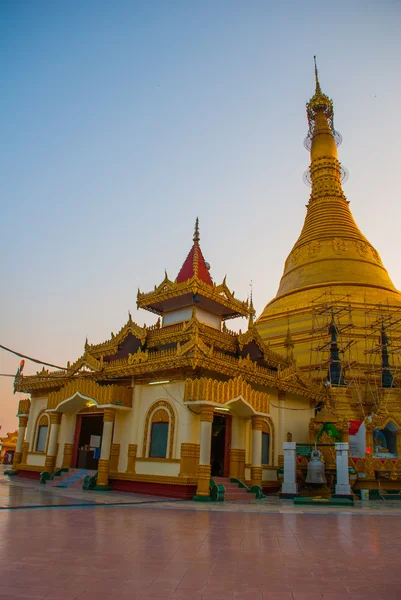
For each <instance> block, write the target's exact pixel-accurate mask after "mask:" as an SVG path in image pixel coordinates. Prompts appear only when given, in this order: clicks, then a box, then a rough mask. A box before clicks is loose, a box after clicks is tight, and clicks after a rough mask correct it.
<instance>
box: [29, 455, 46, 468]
mask: <svg viewBox="0 0 401 600" xmlns="http://www.w3.org/2000/svg"><path fill="white" fill-rule="evenodd" d="M45 460H46V452H43V454H42V453H39V454H38V453H35V452H34V453H30V454H28V456H27V459H26V464H27V465H32V466H35V467H44V466H45Z"/></svg>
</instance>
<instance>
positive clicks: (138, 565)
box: [0, 478, 401, 600]
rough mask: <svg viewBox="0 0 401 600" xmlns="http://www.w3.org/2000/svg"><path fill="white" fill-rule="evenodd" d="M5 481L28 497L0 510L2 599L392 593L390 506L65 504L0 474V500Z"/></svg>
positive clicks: (394, 526)
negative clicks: (345, 509) (348, 509)
mask: <svg viewBox="0 0 401 600" xmlns="http://www.w3.org/2000/svg"><path fill="white" fill-rule="evenodd" d="M7 486H8V489H9V492H10V494H11V496H10V497H11V498H13V503H15V502H17V498H18V497H19V498H20V499H22V500H23V498H24V494H25V493H26V494H27V496H26V497H25V500H26V504H25V505H24V504H22V505H21V506H20V509H19V510H15V509H14V508H12V507H11V506H9V507H4V508H3V509H2V510H0V564H1V567H0V572H1V573H0V600H7V599H8V600H12V599H22V598H36V599H37V600H40V599H45V598H46V599H47V600H75V599H79V600H137V599H138V598H141V599H142V600H156V599H158V600H160V599H162V598H166V599H171V600H173V599H174V600H180V599H181V600H184V599H188V598H189V599H190V600H211V599H213V600H219V599H221V600H226V599H230V600H234V599H239V600H241V599H243V600H247V599H249V600H251V599H252V600H317V599H319V600H351V599H354V600H357V599H360V600H384V599H387V600H399V599H400V598H401V568H400V562H401V561H400V556H401V516H399V515H398V514H395V513H393V512H392V510H391V509H387V512H386V513H385V516H380V515H376V514H374V509H369V510H371V511H372V510H373V513H371V514H363V513H361V510H363V509H356V510H357V512H355V513H352V514H343V513H340V512H339V511H338V509H334V510H337V514H335V513H334V514H327V513H328V512H329V510H328V509H326V514H324V513H322V512H320V511H321V509H320V508H318V507H317V508H316V509H315V507H312V509H313V511H314V514H299V512H298V509H297V510H296V511H294V508H293V509H292V512H291V504H292V503H289V502H288V501H287V504H286V507H287V508H285V507H284V508H282V506H281V504H280V505H279V504H277V506H276V508H275V510H274V511H273V507H270V508H263V507H262V506H258V507H255V506H249V505H243V506H242V507H241V506H239V505H236V506H231V508H230V507H229V506H226V507H224V508H223V507H217V506H216V505H202V506H200V505H197V506H198V507H197V509H196V510H195V509H193V508H192V505H193V504H195V503H184V502H181V503H179V502H176V501H172V502H169V501H164V502H163V503H161V504H159V503H157V502H152V499H149V500H148V501H147V500H146V499H145V500H144V499H143V498H142V501H145V502H146V504H125V505H121V504H115V503H108V504H106V505H100V504H95V503H93V502H92V501H88V503H87V504H86V505H82V506H77V505H75V506H74V505H68V503H67V504H65V503H64V502H68V501H71V498H66V497H64V496H61V495H60V496H57V497H56V496H55V497H54V498H53V500H54V501H55V502H59V501H60V505H56V504H50V505H49V506H48V507H47V506H46V507H43V506H42V507H40V506H41V505H40V504H36V506H37V508H32V507H29V506H28V501H27V500H28V498H30V499H31V500H33V497H34V496H35V495H39V496H40V495H41V494H45V496H46V497H47V495H48V492H42V491H41V490H39V489H36V488H35V487H34V486H32V485H31V486H28V485H27V486H26V487H25V488H24V487H23V486H21V485H16V484H14V483H12V484H11V485H10V484H7V480H6V478H4V479H3V484H2V486H1V487H2V492H1V495H2V502H4V498H5V495H6V490H7ZM16 488H18V490H17V489H16ZM15 492H17V493H15ZM94 496H95V497H96V498H98V497H99V495H96V494H94ZM110 496H111V498H114V496H119V495H118V494H116V495H113V494H110ZM124 496H125V495H124ZM89 498H91V495H90V496H89ZM33 501H34V500H33ZM47 501H48V500H47ZM132 501H133V502H135V501H139V500H137V499H136V498H132ZM63 503H64V504H63ZM3 506H4V504H3ZM267 506H268V505H267ZM312 509H309V510H312ZM304 510H305V509H304ZM353 510H355V509H353ZM366 510H368V509H366ZM285 511H287V512H285ZM358 511H359V512H358Z"/></svg>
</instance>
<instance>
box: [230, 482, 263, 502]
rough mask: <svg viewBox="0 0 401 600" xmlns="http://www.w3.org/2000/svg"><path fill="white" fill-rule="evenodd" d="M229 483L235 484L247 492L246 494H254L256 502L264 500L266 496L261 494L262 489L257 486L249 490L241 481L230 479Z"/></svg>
mask: <svg viewBox="0 0 401 600" xmlns="http://www.w3.org/2000/svg"><path fill="white" fill-rule="evenodd" d="M230 482H231V483H237V484H238V487H239V488H243V489H245V490H247V492H248V494H255V497H256V500H261V499H262V498H266V496H265V495H264V494H263V490H262V488H261V487H260V486H259V485H253V486H252V487H250V488H249V487H248V486H247V485H246V484H245V483H244V482H243V481H241V480H240V479H237V478H236V477H231V479H230Z"/></svg>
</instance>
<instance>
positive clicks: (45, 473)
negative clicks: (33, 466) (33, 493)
mask: <svg viewBox="0 0 401 600" xmlns="http://www.w3.org/2000/svg"><path fill="white" fill-rule="evenodd" d="M51 478H52V476H51V475H50V473H49V472H48V471H42V472H41V474H40V475H39V482H40V483H41V484H42V485H46V481H49V480H50V479H51Z"/></svg>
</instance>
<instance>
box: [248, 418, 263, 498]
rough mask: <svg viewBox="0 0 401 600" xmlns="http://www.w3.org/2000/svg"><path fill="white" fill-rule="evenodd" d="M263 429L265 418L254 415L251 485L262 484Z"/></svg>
mask: <svg viewBox="0 0 401 600" xmlns="http://www.w3.org/2000/svg"><path fill="white" fill-rule="evenodd" d="M262 429H263V418H262V417H252V466H251V487H253V486H254V485H257V486H261V485H262Z"/></svg>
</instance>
